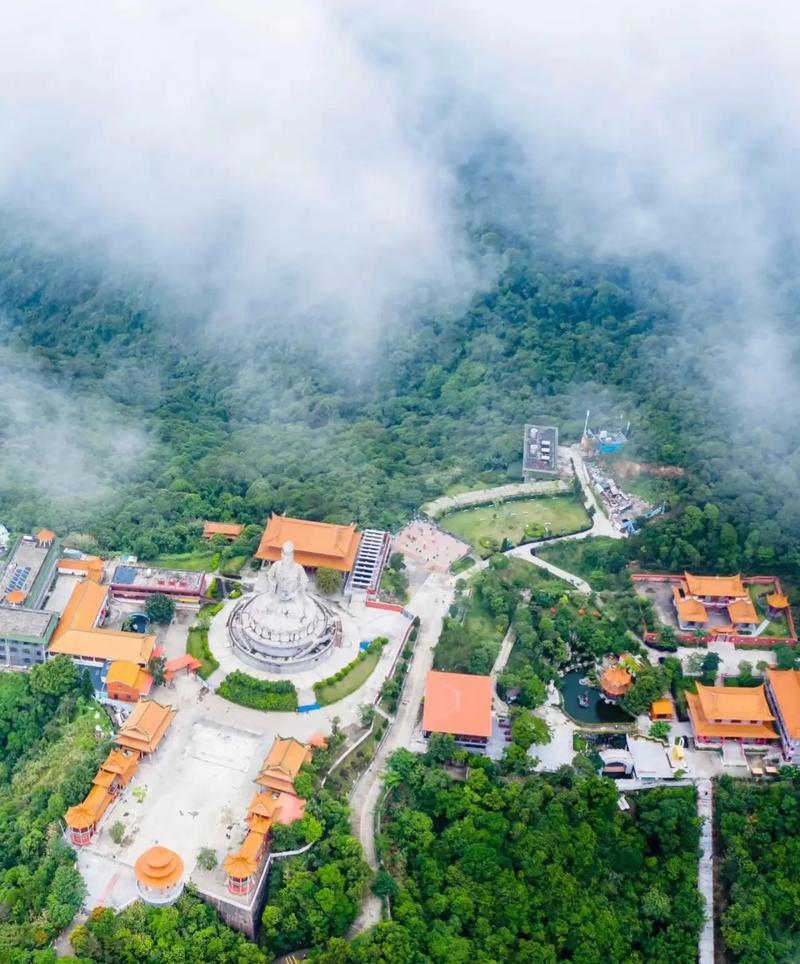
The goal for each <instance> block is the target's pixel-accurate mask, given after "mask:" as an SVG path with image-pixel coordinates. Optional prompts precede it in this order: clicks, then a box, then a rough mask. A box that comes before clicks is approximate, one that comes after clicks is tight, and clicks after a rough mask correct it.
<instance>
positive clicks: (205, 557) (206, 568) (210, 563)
mask: <svg viewBox="0 0 800 964" xmlns="http://www.w3.org/2000/svg"><path fill="white" fill-rule="evenodd" d="M150 561H151V564H152V565H154V566H159V567H160V568H162V569H188V570H189V571H191V572H214V570H215V569H216V568H217V566H218V565H219V552H217V551H216V550H214V549H198V550H196V551H195V552H178V553H175V554H174V555H171V556H170V555H166V556H158V557H157V558H155V559H151V560H150Z"/></svg>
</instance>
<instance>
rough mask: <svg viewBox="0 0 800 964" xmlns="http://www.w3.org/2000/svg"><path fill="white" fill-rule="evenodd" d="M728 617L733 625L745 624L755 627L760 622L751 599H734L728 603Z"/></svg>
mask: <svg viewBox="0 0 800 964" xmlns="http://www.w3.org/2000/svg"><path fill="white" fill-rule="evenodd" d="M728 615H729V616H730V617H731V622H732V623H734V624H741V623H747V624H748V625H755V626H757V625H758V624H759V623H760V622H761V620H760V619H759V618H758V614H757V613H756V611H755V608H754V607H753V601H752V600H751V599H735V600H734V601H733V602H732V603H728Z"/></svg>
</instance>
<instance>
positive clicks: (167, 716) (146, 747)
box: [114, 700, 178, 753]
mask: <svg viewBox="0 0 800 964" xmlns="http://www.w3.org/2000/svg"><path fill="white" fill-rule="evenodd" d="M177 712H178V711H177V710H176V709H174V708H173V707H172V706H162V705H161V703H157V702H156V701H155V700H139V702H138V703H137V704H136V706H134V708H133V712H132V713H131V715H130V716H129V717H128V719H127V720H126V721H125V722H124V723H123V724H122V726H121V727H120V730H119V733H117V735H116V737H115V738H114V742H115V743H116V744H117V745H118V746H124V747H128V748H129V749H131V750H138V751H139V752H140V753H152V752H153V751H154V750H155V749H156V747H157V746H158V744H159V743H160V742H161V740H162V739H163V737H164V734H165V733H166V732H167V730H168V729H169V727H170V725H171V723H172V721H173V720H174V719H175V714H176V713H177Z"/></svg>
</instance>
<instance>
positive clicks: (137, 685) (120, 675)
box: [106, 659, 153, 703]
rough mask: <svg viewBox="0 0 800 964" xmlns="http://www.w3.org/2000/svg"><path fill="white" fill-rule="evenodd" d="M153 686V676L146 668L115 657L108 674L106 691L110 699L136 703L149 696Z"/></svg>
mask: <svg viewBox="0 0 800 964" xmlns="http://www.w3.org/2000/svg"><path fill="white" fill-rule="evenodd" d="M152 686H153V677H152V676H151V675H150V673H148V672H147V670H146V669H142V667H141V666H139V665H138V664H137V663H132V662H131V661H130V660H127V659H115V660H114V662H113V663H111V665H110V666H109V667H108V673H107V674H106V693H107V695H108V698H109V699H110V700H119V701H121V702H123V703H136V702H137V701H138V700H139V699H140V698H141V697H142V696H147V694H148V693H149V692H150V690H151V689H152Z"/></svg>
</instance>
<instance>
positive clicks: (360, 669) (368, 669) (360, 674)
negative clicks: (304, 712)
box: [315, 650, 381, 706]
mask: <svg viewBox="0 0 800 964" xmlns="http://www.w3.org/2000/svg"><path fill="white" fill-rule="evenodd" d="M380 658H381V652H380V650H377V651H374V652H371V653H367V655H366V658H365V659H362V660H360V661H359V662H358V663H356V665H355V666H354V667H353V668H352V669H351V670H350V672H349V673H348V674H347V676H345V677H344V679H340V680H339V681H338V682H336V683H331V684H330V685H329V686H321V687H320V688H319V690H317V691H315V692H316V697H317V700H318V701H319V702H320V703H321V704H322V705H323V706H327V705H328V704H329V703H336V702H337V700H343V699H344V698H345V696H349V695H350V694H351V693H355V691H356V690H357V689H358V688H359V687H360V686H363V685H364V683H366V681H367V680H368V679H369V678H370V676H371V675H372V671H373V670H374V669H375V667H376V666H377V665H378V660H379V659H380Z"/></svg>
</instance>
